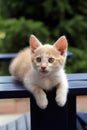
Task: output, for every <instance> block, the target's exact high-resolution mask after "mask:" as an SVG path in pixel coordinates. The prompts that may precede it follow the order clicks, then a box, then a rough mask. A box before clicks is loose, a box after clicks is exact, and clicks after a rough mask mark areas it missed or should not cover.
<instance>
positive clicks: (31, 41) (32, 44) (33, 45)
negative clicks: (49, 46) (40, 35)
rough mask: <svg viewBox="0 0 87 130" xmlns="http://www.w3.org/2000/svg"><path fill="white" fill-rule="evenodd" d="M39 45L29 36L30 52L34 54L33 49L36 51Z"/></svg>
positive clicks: (38, 42) (32, 36) (35, 39)
mask: <svg viewBox="0 0 87 130" xmlns="http://www.w3.org/2000/svg"><path fill="white" fill-rule="evenodd" d="M40 45H41V42H40V41H39V40H38V39H37V38H36V37H35V36H34V35H31V36H30V48H31V50H32V52H33V53H34V51H35V49H37V47H38V46H40Z"/></svg>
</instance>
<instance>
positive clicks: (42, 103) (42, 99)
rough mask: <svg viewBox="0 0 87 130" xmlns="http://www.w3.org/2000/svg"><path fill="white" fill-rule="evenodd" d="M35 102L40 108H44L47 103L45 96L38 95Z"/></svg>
mask: <svg viewBox="0 0 87 130" xmlns="http://www.w3.org/2000/svg"><path fill="white" fill-rule="evenodd" d="M36 102H37V105H38V106H39V107H40V108H41V109H45V108H46V107H47V105H48V100H47V98H46V97H45V96H42V97H39V99H38V100H37V101H36Z"/></svg>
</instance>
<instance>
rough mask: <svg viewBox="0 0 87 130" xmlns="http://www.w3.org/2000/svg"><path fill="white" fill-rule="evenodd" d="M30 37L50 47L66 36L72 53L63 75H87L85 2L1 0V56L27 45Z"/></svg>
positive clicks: (86, 7) (86, 4) (81, 0)
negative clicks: (46, 43) (59, 38)
mask: <svg viewBox="0 0 87 130" xmlns="http://www.w3.org/2000/svg"><path fill="white" fill-rule="evenodd" d="M31 34H35V35H36V36H37V37H38V38H39V39H40V41H42V43H44V42H48V43H50V44H51V43H53V42H54V41H55V40H57V39H58V37H60V36H61V35H66V37H67V39H68V42H69V51H71V52H73V54H74V55H73V58H72V59H68V61H67V64H66V72H68V73H71V72H72V73H76V72H87V67H86V66H87V55H86V52H87V47H86V44H87V1H86V0H84V1H83V0H77V1H76V0H62V1H61V0H44V1H43V0H38V1H36V0H29V1H27V0H22V1H21V0H15V1H13V0H9V1H6V0H0V53H10V52H17V51H18V50H20V49H21V48H23V47H25V46H28V42H29V37H30V35H31ZM1 74H2V73H1Z"/></svg>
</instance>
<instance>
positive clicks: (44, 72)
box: [40, 70, 48, 74]
mask: <svg viewBox="0 0 87 130" xmlns="http://www.w3.org/2000/svg"><path fill="white" fill-rule="evenodd" d="M40 72H41V73H43V74H47V73H48V71H47V70H40Z"/></svg>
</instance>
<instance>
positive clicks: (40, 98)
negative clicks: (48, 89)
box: [32, 87, 48, 109]
mask: <svg viewBox="0 0 87 130" xmlns="http://www.w3.org/2000/svg"><path fill="white" fill-rule="evenodd" d="M32 93H33V95H34V97H35V99H36V103H37V105H38V106H39V107H40V108H41V109H45V108H46V107H47V105H48V100H47V96H46V94H45V92H44V91H43V89H41V88H39V87H36V88H35V89H34V90H33V92H32Z"/></svg>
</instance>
